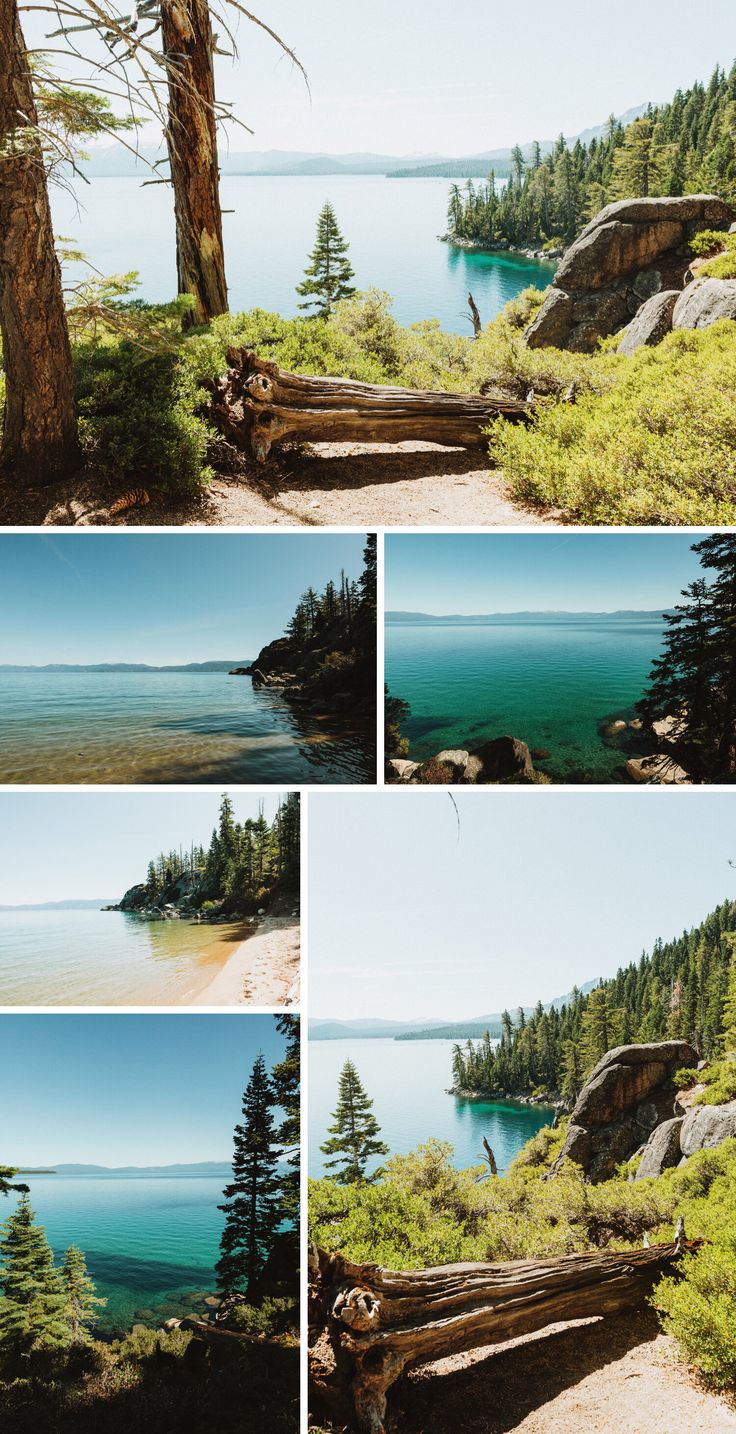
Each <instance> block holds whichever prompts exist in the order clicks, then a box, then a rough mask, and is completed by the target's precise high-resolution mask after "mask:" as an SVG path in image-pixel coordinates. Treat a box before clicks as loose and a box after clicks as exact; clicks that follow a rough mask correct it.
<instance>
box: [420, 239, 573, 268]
mask: <svg viewBox="0 0 736 1434" xmlns="http://www.w3.org/2000/svg"><path fill="white" fill-rule="evenodd" d="M437 238H438V239H439V241H440V244H451V245H452V248H453V249H465V250H467V251H468V252H469V253H471V254H522V255H523V256H524V258H525V259H536V260H537V262H538V263H542V264H556V263H557V261H558V259H561V258H562V257H563V255H564V253H565V250H564V248H562V247H561V246H560V248H555V249H544V248H539V249H534V248H530V247H529V246H526V245H523V244H511V243H510V242H509V240H508V239H499V240H497V242H496V243H495V244H482V243H481V241H480V240H479V239H460V238H459V237H457V236H456V235H454V234H438V235H437Z"/></svg>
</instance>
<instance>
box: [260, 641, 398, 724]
mask: <svg viewBox="0 0 736 1434" xmlns="http://www.w3.org/2000/svg"><path fill="white" fill-rule="evenodd" d="M233 675H242V676H246V677H250V678H252V681H253V685H254V686H256V687H271V688H274V689H275V690H277V691H281V692H282V693H283V695H284V696H285V697H287V698H289V699H290V700H291V701H293V702H297V703H309V704H310V706H311V707H312V708H313V709H314V710H315V711H326V712H330V711H334V710H338V709H345V708H347V707H348V705H349V706H350V710H351V712H352V713H353V714H354V715H355V716H358V717H368V718H370V717H372V715H373V713H374V711H375V696H376V658H375V652H374V651H373V649H372V647H371V648H369V649H366V648H364V647H363V646H362V645H361V644H360V641H359V638H358V636H357V635H356V639H355V641H353V640H351V639H349V638H346V637H345V635H344V632H343V631H342V630H341V629H340V626H339V624H337V623H335V624H331V623H324V624H323V625H322V626H321V627H320V628H319V630H318V631H317V632H316V633H315V635H314V637H313V638H312V639H311V640H310V641H309V642H307V643H304V644H297V643H295V642H294V641H292V639H291V638H288V637H279V638H276V639H275V641H274V642H269V643H267V644H266V646H265V647H263V648H261V651H260V652H259V654H258V656H257V658H256V659H255V661H254V662H253V664H252V666H251V667H245V668H234V669H233Z"/></svg>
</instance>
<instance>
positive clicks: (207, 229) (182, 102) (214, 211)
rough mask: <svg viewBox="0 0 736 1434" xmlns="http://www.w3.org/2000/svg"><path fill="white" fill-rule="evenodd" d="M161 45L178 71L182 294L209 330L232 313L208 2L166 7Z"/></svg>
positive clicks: (173, 95)
mask: <svg viewBox="0 0 736 1434" xmlns="http://www.w3.org/2000/svg"><path fill="white" fill-rule="evenodd" d="M161 38H162V45H163V51H164V54H165V56H166V59H167V61H168V62H169V65H170V66H171V69H170V72H169V80H168V88H169V104H168V110H169V118H168V124H167V127H166V143H167V146H168V151H169V163H170V167H171V182H172V185H173V189H174V212H175V215H176V267H177V275H178V282H179V293H180V294H192V295H193V296H194V308H193V310H191V312H190V314H189V315H188V316H187V318H186V319H185V324H206V323H208V322H209V320H210V319H213V318H215V316H216V315H217V314H225V313H227V283H226V281H225V257H224V253H223V245H222V210H221V208H220V176H219V170H218V161H217V125H216V120H215V112H214V104H215V75H214V67H213V61H212V46H213V39H212V26H211V24H210V12H209V5H208V3H207V0H162V4H161Z"/></svg>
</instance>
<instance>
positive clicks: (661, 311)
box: [618, 289, 682, 354]
mask: <svg viewBox="0 0 736 1434" xmlns="http://www.w3.org/2000/svg"><path fill="white" fill-rule="evenodd" d="M681 297H682V295H681V292H680V290H679V289H665V290H664V291H663V293H661V294H654V295H653V297H652V298H651V299H647V301H646V303H645V304H642V306H641V308H640V309H639V312H638V313H637V315H636V318H635V319H634V320H633V321H632V322H631V323H630V324H629V327H628V328H627V329H626V332H625V333H624V336H623V338H622V340H621V342H620V344H619V346H618V352H619V353H620V354H633V353H635V352H636V350H637V349H641V348H644V347H645V346H646V347H651V346H652V345H653V344H659V343H661V342H662V339H663V338H664V337H665V335H666V334H668V333H669V332H670V329H671V328H672V315H673V314H674V312H675V305H676V303H677V301H678V299H679V298H681Z"/></svg>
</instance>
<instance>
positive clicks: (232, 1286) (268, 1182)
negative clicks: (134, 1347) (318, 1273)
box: [215, 1055, 281, 1299]
mask: <svg viewBox="0 0 736 1434" xmlns="http://www.w3.org/2000/svg"><path fill="white" fill-rule="evenodd" d="M274 1103H275V1100H274V1090H273V1086H272V1084H271V1081H270V1080H269V1077H268V1072H267V1071H266V1063H265V1061H264V1059H263V1056H262V1055H259V1056H258V1057H257V1059H256V1061H255V1063H254V1066H253V1071H252V1073H251V1077H250V1080H249V1082H248V1085H247V1087H246V1091H245V1094H244V1096H243V1121H242V1123H241V1124H240V1125H237V1126H236V1127H235V1152H234V1155H233V1176H234V1179H233V1181H232V1184H230V1185H228V1186H226V1188H225V1190H224V1191H223V1194H224V1196H225V1204H224V1205H221V1206H220V1207H219V1208H220V1209H221V1210H222V1211H224V1214H225V1228H224V1230H223V1232H222V1238H221V1240H220V1258H219V1260H218V1262H217V1265H216V1266H215V1270H216V1274H217V1286H218V1289H220V1290H221V1291H222V1293H223V1294H232V1293H234V1292H237V1291H240V1292H241V1293H242V1292H244V1293H245V1294H246V1296H247V1297H248V1299H253V1298H254V1297H255V1295H256V1292H257V1283H258V1277H259V1275H260V1273H261V1270H262V1269H263V1265H264V1262H265V1260H266V1258H267V1256H268V1255H269V1253H270V1251H271V1247H272V1245H273V1240H274V1236H275V1235H276V1232H277V1230H278V1227H279V1222H280V1220H281V1210H280V1208H279V1205H280V1202H279V1185H280V1181H279V1178H278V1175H277V1156H278V1146H277V1142H276V1134H275V1127H274V1112H273V1107H274Z"/></svg>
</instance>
